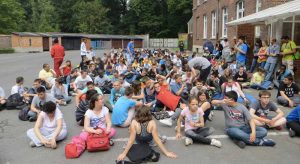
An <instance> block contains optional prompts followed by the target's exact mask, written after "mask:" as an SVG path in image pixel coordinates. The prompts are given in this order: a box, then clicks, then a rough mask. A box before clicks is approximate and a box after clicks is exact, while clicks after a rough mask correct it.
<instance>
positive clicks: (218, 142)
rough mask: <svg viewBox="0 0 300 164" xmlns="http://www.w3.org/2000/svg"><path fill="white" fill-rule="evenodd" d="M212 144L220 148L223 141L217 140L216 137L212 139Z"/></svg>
mask: <svg viewBox="0 0 300 164" xmlns="http://www.w3.org/2000/svg"><path fill="white" fill-rule="evenodd" d="M210 145H212V146H216V147H218V148H220V147H222V143H221V141H219V140H216V139H211V143H210Z"/></svg>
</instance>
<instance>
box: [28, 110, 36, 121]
mask: <svg viewBox="0 0 300 164" xmlns="http://www.w3.org/2000/svg"><path fill="white" fill-rule="evenodd" d="M27 115H28V117H29V118H34V119H37V113H36V112H33V111H31V110H30V111H29V112H28V114H27Z"/></svg>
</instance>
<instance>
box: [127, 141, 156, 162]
mask: <svg viewBox="0 0 300 164" xmlns="http://www.w3.org/2000/svg"><path fill="white" fill-rule="evenodd" d="M127 157H128V159H129V160H130V161H132V162H135V163H143V162H158V160H159V158H160V153H158V152H156V151H154V150H153V149H152V148H151V147H150V146H149V144H146V143H145V144H133V145H132V146H131V148H130V149H129V151H128V153H127Z"/></svg>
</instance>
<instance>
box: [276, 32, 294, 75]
mask: <svg viewBox="0 0 300 164" xmlns="http://www.w3.org/2000/svg"><path fill="white" fill-rule="evenodd" d="M281 42H282V46H281V52H280V55H282V56H283V57H282V64H284V65H286V67H287V69H289V70H290V71H291V72H292V73H293V70H294V59H295V57H294V54H295V53H296V47H297V46H296V44H295V42H294V41H292V40H290V37H288V36H283V37H282V38H281ZM293 75H294V73H293Z"/></svg>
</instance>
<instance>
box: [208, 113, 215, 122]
mask: <svg viewBox="0 0 300 164" xmlns="http://www.w3.org/2000/svg"><path fill="white" fill-rule="evenodd" d="M213 117H214V112H213V111H211V112H210V113H209V115H208V120H209V121H212V120H213Z"/></svg>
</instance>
